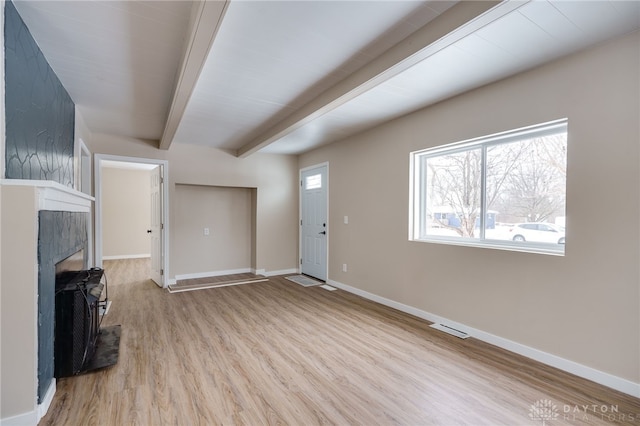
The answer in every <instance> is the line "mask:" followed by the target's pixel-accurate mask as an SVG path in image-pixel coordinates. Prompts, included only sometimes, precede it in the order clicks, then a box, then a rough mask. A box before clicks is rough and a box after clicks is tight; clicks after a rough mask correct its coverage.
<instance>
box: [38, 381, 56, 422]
mask: <svg viewBox="0 0 640 426" xmlns="http://www.w3.org/2000/svg"><path fill="white" fill-rule="evenodd" d="M55 394H56V379H55V377H54V378H53V379H52V380H51V383H50V384H49V389H47V392H46V393H45V394H44V398H42V402H41V403H40V404H38V421H40V419H41V418H43V417H44V416H45V414H47V411H49V407H50V406H51V402H53V396H54V395H55Z"/></svg>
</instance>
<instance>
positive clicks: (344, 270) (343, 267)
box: [342, 263, 347, 272]
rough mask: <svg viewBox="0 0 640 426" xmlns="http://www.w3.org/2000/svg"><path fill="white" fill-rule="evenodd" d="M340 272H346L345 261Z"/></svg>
mask: <svg viewBox="0 0 640 426" xmlns="http://www.w3.org/2000/svg"><path fill="white" fill-rule="evenodd" d="M342 272H347V264H346V263H343V264H342Z"/></svg>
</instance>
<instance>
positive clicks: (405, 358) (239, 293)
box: [40, 260, 640, 426]
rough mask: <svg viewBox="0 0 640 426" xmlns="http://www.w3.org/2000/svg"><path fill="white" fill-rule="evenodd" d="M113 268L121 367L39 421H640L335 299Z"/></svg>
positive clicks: (636, 411) (616, 404)
mask: <svg viewBox="0 0 640 426" xmlns="http://www.w3.org/2000/svg"><path fill="white" fill-rule="evenodd" d="M105 269H106V273H107V278H108V280H109V298H110V299H111V300H112V302H113V303H112V306H111V309H110V311H109V314H108V315H107V316H106V317H105V320H104V323H103V325H113V324H121V325H122V336H121V343H120V358H119V362H118V364H117V365H115V366H113V367H111V368H107V369H104V370H101V371H97V372H94V373H89V374H85V375H81V376H76V377H70V378H64V379H60V380H58V383H57V392H56V394H55V397H54V400H53V403H52V405H51V407H50V409H49V412H48V413H47V415H46V416H45V417H44V418H43V419H42V420H41V422H40V424H41V425H210V424H221V425H263V424H285V425H324V424H332V425H333V424H335V425H458V424H460V425H478V424H482V425H536V424H537V425H541V424H542V419H539V418H531V416H530V414H531V413H532V411H531V408H532V404H534V403H536V402H537V401H540V400H548V401H551V403H552V404H553V405H554V409H553V410H551V411H549V412H548V413H547V415H549V416H552V417H553V418H547V419H546V423H545V424H547V425H550V426H551V425H564V424H573V425H583V424H591V425H601V424H602V425H604V424H627V425H637V424H640V400H639V399H637V398H633V397H631V396H628V395H625V394H622V393H620V392H616V391H614V390H611V389H608V388H605V387H603V386H600V385H597V384H595V383H593V382H590V381H587V380H584V379H580V378H578V377H575V376H573V375H571V374H568V373H565V372H562V371H560V370H557V369H554V368H551V367H548V366H545V365H542V364H540V363H537V362H535V361H532V360H529V359H527V358H524V357H522V356H519V355H516V354H513V353H510V352H508V351H505V350H502V349H500V348H496V347H494V346H491V345H489V344H486V343H483V342H481V341H478V340H475V339H473V338H470V339H467V340H460V339H458V338H456V337H453V336H449V335H447V334H444V333H442V332H439V331H436V330H433V329H431V328H429V327H428V325H429V323H428V322H427V321H424V320H421V319H419V318H415V317H412V316H410V315H407V314H404V313H402V312H399V311H396V310H393V309H391V308H388V307H385V306H382V305H379V304H376V303H374V302H371V301H368V300H365V299H362V298H360V297H358V296H355V295H353V294H350V293H347V292H344V291H341V290H337V291H333V292H329V291H326V290H324V289H321V288H320V287H302V286H299V285H297V284H295V283H292V282H290V281H288V280H286V279H284V278H283V277H271V278H270V280H269V281H268V282H260V283H254V284H245V285H240V286H229V287H221V288H211V289H206V290H197V291H191V292H184V293H175V294H169V293H168V292H167V291H166V290H163V289H160V288H158V287H157V286H156V285H155V284H154V283H153V282H151V281H150V280H149V279H148V276H149V264H148V261H144V260H124V261H109V262H106V263H105ZM583 406H589V407H590V408H587V409H586V410H585V409H584V408H583ZM567 407H569V409H570V410H571V412H568V413H567V412H566V410H567ZM576 407H578V409H579V410H582V412H580V411H578V412H575V408H576ZM593 407H597V408H593ZM605 409H606V410H609V412H608V413H604V412H603V411H604V410H605ZM614 409H615V410H616V411H615V412H612V411H613V410H614ZM556 414H557V416H555V415H556Z"/></svg>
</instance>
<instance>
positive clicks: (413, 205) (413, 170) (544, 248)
mask: <svg viewBox="0 0 640 426" xmlns="http://www.w3.org/2000/svg"><path fill="white" fill-rule="evenodd" d="M567 128H568V120H567V119H566V118H563V119H558V120H554V121H549V122H546V123H541V124H536V125H532V126H527V127H523V128H519V129H515V130H509V131H505V132H500V133H495V134H492V135H487V136H482V137H478V138H473V139H468V140H464V141H460V142H455V143H451V144H447V145H442V146H438V147H435V148H427V149H422V150H419V151H413V152H411V153H410V167H409V173H410V179H409V182H410V185H409V191H410V192H409V241H414V242H419V243H432V244H446V245H455V246H465V247H479V248H489V249H496V250H508V251H516V252H526V253H537V254H546V255H553V256H564V255H565V245H563V246H561V247H559V248H558V247H556V246H555V245H553V244H547V243H536V242H531V241H528V242H527V244H526V245H523V244H521V243H518V242H513V241H509V240H495V239H485V236H484V231H485V224H484V221H485V216H486V215H484V214H481V215H480V222H481V225H480V234H481V235H480V237H479V238H464V237H448V236H438V235H419V233H420V230H421V229H422V224H421V223H420V222H421V221H422V220H423V215H422V214H421V212H422V209H423V207H424V203H425V200H423V197H422V196H421V194H420V193H419V191H420V188H421V180H422V179H423V176H422V173H420V171H421V170H422V166H421V165H420V162H423V161H426V159H427V158H432V157H438V156H441V155H443V154H445V153H446V154H452V153H456V152H463V151H467V150H470V149H473V148H480V149H482V150H483V151H484V152H486V148H487V147H489V146H492V145H499V144H504V143H510V142H515V141H518V140H522V139H523V136H525V137H526V138H531V137H532V135H533V137H538V136H542V135H545V134H555V133H558V132H559V131H562V130H564V131H565V132H566V131H567ZM483 155H484V154H483ZM482 174H483V176H482V184H481V185H482V187H483V188H482V198H481V203H480V204H481V211H483V212H485V211H486V210H487V209H486V199H485V197H486V190H485V180H486V168H485V167H483V168H482Z"/></svg>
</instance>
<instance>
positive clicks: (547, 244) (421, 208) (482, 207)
mask: <svg viewBox="0 0 640 426" xmlns="http://www.w3.org/2000/svg"><path fill="white" fill-rule="evenodd" d="M411 161H412V206H411V213H412V214H411V230H410V238H411V239H413V240H418V241H428V242H438V243H449V244H462V245H473V246H489V247H495V248H502V249H510V250H519V251H532V252H539V253H551V254H563V253H564V247H565V199H566V197H565V195H566V164H567V121H566V120H558V121H554V122H551V123H545V124H540V125H536V126H531V127H527V128H524V129H518V130H512V131H508V132H504V133H500V134H496V135H491V136H486V137H482V138H478V139H473V140H470V141H463V142H458V143H455V144H451V145H446V146H442V147H437V148H433V149H427V150H424V151H417V152H413V153H411Z"/></svg>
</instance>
